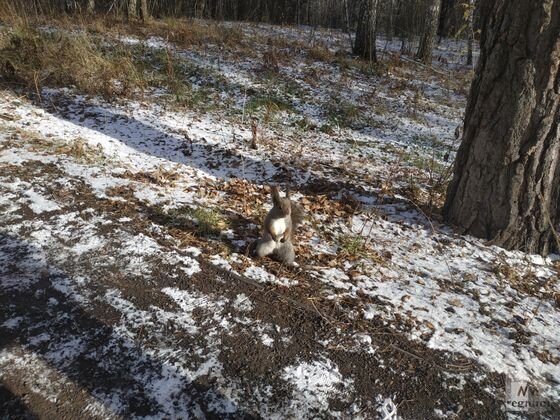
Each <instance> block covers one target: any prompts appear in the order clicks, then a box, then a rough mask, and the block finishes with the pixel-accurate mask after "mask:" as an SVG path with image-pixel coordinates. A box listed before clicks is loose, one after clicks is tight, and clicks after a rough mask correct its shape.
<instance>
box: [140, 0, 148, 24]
mask: <svg viewBox="0 0 560 420" xmlns="http://www.w3.org/2000/svg"><path fill="white" fill-rule="evenodd" d="M140 17H141V18H142V21H144V22H145V21H147V20H148V19H149V18H150V13H149V12H148V0H140Z"/></svg>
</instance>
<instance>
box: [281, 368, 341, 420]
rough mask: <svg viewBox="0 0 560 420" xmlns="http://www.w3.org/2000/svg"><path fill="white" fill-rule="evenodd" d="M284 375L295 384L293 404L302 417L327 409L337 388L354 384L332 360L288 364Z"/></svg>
mask: <svg viewBox="0 0 560 420" xmlns="http://www.w3.org/2000/svg"><path fill="white" fill-rule="evenodd" d="M282 377H283V379H284V380H286V381H288V382H290V383H291V384H293V385H294V387H295V389H294V393H293V395H292V398H293V400H292V404H293V406H294V409H295V411H296V412H298V413H301V415H302V417H308V416H309V415H310V414H311V413H312V412H313V410H320V411H321V410H327V409H328V407H329V403H328V399H329V397H330V396H332V395H333V394H335V393H336V392H337V389H344V387H350V386H352V380H349V379H345V378H343V377H342V375H341V374H340V372H339V371H338V367H337V366H336V365H335V364H334V363H333V362H332V361H330V360H321V361H315V362H312V363H307V362H302V363H299V364H297V365H294V366H287V367H285V368H284V372H283V374H282Z"/></svg>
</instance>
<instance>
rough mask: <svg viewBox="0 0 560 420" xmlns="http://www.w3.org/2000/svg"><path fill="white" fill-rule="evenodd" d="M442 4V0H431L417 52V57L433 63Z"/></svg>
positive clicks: (424, 61)
mask: <svg viewBox="0 0 560 420" xmlns="http://www.w3.org/2000/svg"><path fill="white" fill-rule="evenodd" d="M440 4H441V0H430V2H429V4H428V8H427V10H426V17H425V19H424V31H423V33H422V37H421V38H420V45H419V46H418V52H417V54H416V58H417V59H419V60H421V61H422V62H423V63H426V64H431V62H432V50H433V48H434V39H435V37H436V32H437V28H438V22H439V11H440Z"/></svg>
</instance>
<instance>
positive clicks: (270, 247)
mask: <svg viewBox="0 0 560 420" xmlns="http://www.w3.org/2000/svg"><path fill="white" fill-rule="evenodd" d="M271 193H272V209H270V211H269V212H268V214H267V215H266V218H265V219H264V226H263V236H262V238H260V239H259V240H258V241H257V245H256V254H257V256H259V257H265V256H267V255H271V256H272V258H273V259H275V260H277V261H280V262H282V263H285V264H288V265H291V264H293V262H294V260H295V257H296V255H295V251H294V245H293V243H292V241H293V236H294V232H295V229H296V228H297V227H298V226H299V225H300V224H301V223H302V222H303V217H304V214H303V208H302V207H301V206H299V205H297V204H295V203H292V201H291V200H290V190H289V189H288V190H287V191H286V197H285V198H282V197H280V191H279V190H278V187H276V186H272V187H271Z"/></svg>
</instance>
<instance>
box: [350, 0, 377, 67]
mask: <svg viewBox="0 0 560 420" xmlns="http://www.w3.org/2000/svg"><path fill="white" fill-rule="evenodd" d="M377 2H378V0H362V2H361V5H360V14H359V16H358V26H357V29H356V39H355V40H354V54H356V55H359V56H360V57H362V58H365V59H368V60H370V61H373V62H377V51H376V48H375V30H376V27H375V26H376V21H377Z"/></svg>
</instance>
